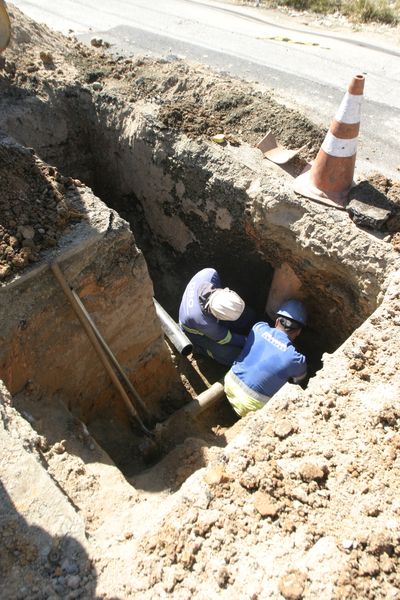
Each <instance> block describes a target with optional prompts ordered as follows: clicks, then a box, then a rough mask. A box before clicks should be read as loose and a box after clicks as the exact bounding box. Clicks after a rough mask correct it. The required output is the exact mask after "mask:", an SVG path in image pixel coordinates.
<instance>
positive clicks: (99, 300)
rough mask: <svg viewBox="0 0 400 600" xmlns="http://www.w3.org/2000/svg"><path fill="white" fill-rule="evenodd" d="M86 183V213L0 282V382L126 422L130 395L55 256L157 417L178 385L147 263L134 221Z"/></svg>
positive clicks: (82, 412) (84, 414)
mask: <svg viewBox="0 0 400 600" xmlns="http://www.w3.org/2000/svg"><path fill="white" fill-rule="evenodd" d="M85 189H86V191H85V192H83V193H82V203H83V205H85V207H86V211H87V218H86V219H84V220H82V221H80V222H79V223H77V224H75V225H74V226H73V227H72V228H71V229H70V231H69V232H68V233H67V234H66V235H65V236H64V238H63V240H62V243H61V247H59V248H58V249H57V251H56V252H53V253H49V254H48V256H47V257H46V259H45V260H44V261H43V262H42V263H40V264H39V266H37V267H34V268H32V269H31V271H29V272H27V273H26V274H24V275H22V276H21V277H18V278H16V279H15V280H14V281H12V282H11V283H9V284H5V285H3V286H2V287H1V288H0V297H1V303H0V324H1V342H2V343H1V344H0V378H1V379H3V380H4V382H5V384H6V386H7V388H8V389H9V391H10V392H11V394H15V393H17V392H19V391H20V390H21V389H23V388H24V387H25V386H26V385H29V386H34V387H35V388H36V389H38V390H40V391H41V392H42V393H43V394H45V395H46V396H49V395H50V396H53V397H54V398H57V397H58V398H59V399H60V400H62V401H63V402H65V403H67V404H68V407H69V408H70V410H71V411H72V412H73V413H74V414H76V415H79V417H80V418H82V419H83V420H84V421H85V422H87V423H90V421H91V419H92V418H94V417H95V416H96V415H98V414H100V415H102V416H105V417H106V416H107V415H109V416H111V415H112V416H113V417H117V418H118V417H119V418H121V419H126V415H127V411H126V408H125V406H124V404H123V401H122V400H121V399H120V397H119V395H118V394H117V393H116V392H115V390H114V387H113V384H112V383H111V382H110V380H109V376H108V375H107V374H106V373H105V370H104V367H103V366H102V364H101V362H100V360H99V358H98V356H97V354H96V353H95V350H94V349H93V347H92V345H91V343H90V341H89V339H88V338H87V335H86V333H85V331H84V329H83V327H82V325H81V323H80V322H79V320H78V318H77V316H76V314H75V312H74V311H73V309H72V307H71V305H70V304H69V302H68V300H67V298H66V297H65V295H64V293H63V291H62V290H61V288H60V286H59V284H58V283H57V282H56V280H55V278H54V276H53V274H52V272H51V271H50V266H49V264H50V262H51V261H52V260H55V259H57V261H58V262H59V265H60V268H61V271H62V272H63V274H64V276H65V278H66V280H67V282H68V284H69V285H70V286H72V287H73V288H74V289H75V290H76V292H77V293H78V294H79V296H80V298H81V299H82V301H83V303H84V305H85V307H86V308H87V310H88V312H89V314H90V315H91V317H92V318H93V320H94V322H95V323H96V325H97V327H98V328H99V330H100V332H101V334H102V335H103V337H104V338H105V340H106V341H107V342H108V344H109V345H110V347H111V349H112V351H113V352H114V354H115V355H116V357H117V359H118V360H119V361H120V363H121V365H122V366H123V367H124V369H125V371H126V373H127V374H128V376H129V378H130V379H131V381H132V383H133V384H134V385H135V387H136V389H137V391H138V393H139V394H140V395H141V396H142V398H143V399H144V401H145V402H146V403H147V405H148V406H149V408H150V410H151V411H152V412H156V413H157V411H158V409H159V406H160V403H161V402H162V401H163V400H164V399H165V398H166V397H167V396H168V394H169V393H170V392H171V390H172V389H174V393H175V394H177V393H178V390H177V389H175V387H176V388H177V387H178V381H177V375H176V373H175V370H174V367H173V365H172V362H171V357H170V354H169V350H168V348H167V346H166V344H165V341H164V337H163V334H162V331H161V327H160V323H159V321H158V318H157V316H156V312H155V308H154V305H153V300H152V297H153V286H152V282H151V279H150V278H149V275H148V270H147V266H146V262H145V259H144V257H143V254H142V252H141V251H140V250H139V249H138V248H137V246H136V244H135V240H134V238H133V235H132V232H131V231H130V229H129V226H128V224H127V223H126V222H125V221H124V220H123V219H121V218H120V217H119V216H118V215H117V214H116V213H115V212H114V211H111V210H110V209H109V208H107V207H106V206H104V204H103V203H102V202H100V201H99V199H98V198H95V197H94V196H93V194H92V192H91V191H90V190H88V189H87V188H85Z"/></svg>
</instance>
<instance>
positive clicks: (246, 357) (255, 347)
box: [225, 299, 307, 417]
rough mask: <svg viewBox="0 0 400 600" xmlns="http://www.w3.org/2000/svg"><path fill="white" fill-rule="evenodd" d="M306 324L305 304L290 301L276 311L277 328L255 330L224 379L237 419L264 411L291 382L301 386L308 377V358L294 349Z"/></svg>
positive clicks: (259, 326) (259, 325)
mask: <svg viewBox="0 0 400 600" xmlns="http://www.w3.org/2000/svg"><path fill="white" fill-rule="evenodd" d="M306 321H307V314H306V310H305V307H304V305H303V304H302V302H300V301H299V300H294V299H291V300H287V301H286V302H284V303H283V304H282V306H281V307H280V308H279V310H278V311H277V313H276V321H275V327H270V325H268V323H265V322H259V323H256V324H255V325H254V326H253V328H252V330H251V332H250V334H249V335H248V337H247V340H246V343H245V345H244V347H243V350H242V351H241V353H240V354H239V356H238V357H237V359H236V360H235V362H234V363H233V365H232V367H231V369H230V370H229V371H228V373H227V374H226V376H225V394H226V396H227V398H228V400H229V402H230V403H231V405H232V407H233V409H234V410H235V412H237V414H238V415H240V416H241V417H244V416H245V415H246V414H247V413H248V412H250V411H254V410H258V409H259V408H262V407H263V406H264V405H265V404H266V403H267V402H268V400H269V399H270V398H271V397H272V396H273V395H274V394H275V393H276V392H277V391H278V390H279V389H280V388H281V387H282V386H283V385H284V384H285V383H286V382H287V381H289V379H290V380H292V381H293V382H294V383H298V382H300V381H301V380H302V379H304V378H305V377H306V375H307V363H306V358H305V356H304V355H303V354H300V352H298V351H297V350H296V348H295V347H294V345H293V342H294V340H295V339H296V338H297V336H298V335H299V334H300V332H301V330H302V328H303V327H304V326H305V325H306Z"/></svg>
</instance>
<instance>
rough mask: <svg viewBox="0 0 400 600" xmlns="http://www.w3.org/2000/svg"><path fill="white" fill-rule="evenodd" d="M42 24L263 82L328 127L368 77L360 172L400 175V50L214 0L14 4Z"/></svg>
mask: <svg viewBox="0 0 400 600" xmlns="http://www.w3.org/2000/svg"><path fill="white" fill-rule="evenodd" d="M14 4H15V5H16V6H17V7H18V8H20V9H21V10H23V11H24V12H25V13H26V14H28V15H29V16H31V17H33V18H34V19H36V20H37V21H39V22H44V23H46V24H47V25H49V26H50V27H52V28H54V29H57V30H59V31H62V32H63V33H66V34H67V33H69V32H71V31H73V33H74V34H75V35H76V36H77V37H78V39H81V40H82V41H90V39H91V38H92V37H101V38H102V39H104V40H106V41H109V42H110V43H111V44H112V50H113V51H114V52H116V53H118V54H123V55H135V54H142V53H145V54H148V55H151V56H159V55H166V54H175V55H178V56H182V57H185V58H187V59H189V60H195V61H198V62H202V63H204V64H208V65H210V66H211V67H213V68H215V69H218V70H221V71H224V72H227V73H230V74H231V75H235V76H240V77H243V78H245V79H247V80H249V81H257V82H258V83H259V84H260V85H261V86H263V87H266V88H268V89H273V90H274V91H275V93H276V95H277V97H278V98H280V99H282V101H284V102H286V103H287V104H288V105H289V106H290V107H292V108H299V109H300V110H301V111H302V112H303V113H305V114H306V115H307V116H309V117H311V118H312V119H313V120H314V121H315V122H317V123H318V124H320V125H323V126H324V127H328V126H329V123H330V121H331V120H332V118H333V117H334V115H335V113H336V110H337V108H338V107H339V104H340V101H341V99H342V97H343V95H344V92H345V91H346V88H347V85H348V83H349V82H350V80H351V78H352V76H353V75H356V74H359V73H363V74H365V77H366V85H365V95H364V101H363V107H362V118H361V131H360V136H359V145H358V155H357V156H358V158H357V164H356V168H357V170H358V171H361V172H363V173H368V172H369V171H371V170H379V171H380V172H382V173H383V174H385V175H387V176H389V177H393V178H396V179H398V178H399V177H400V170H399V168H400V143H399V140H398V132H400V60H399V58H400V46H399V45H395V44H393V43H391V44H390V43H388V42H383V41H382V39H380V38H379V39H378V41H376V39H375V38H373V37H372V35H369V36H367V35H365V34H363V33H361V32H358V33H354V32H349V31H347V32H346V31H345V32H339V33H338V32H332V31H330V30H326V29H325V30H324V29H322V28H321V27H318V28H317V27H315V26H310V25H307V24H304V22H301V20H299V19H298V18H297V19H290V18H288V17H285V16H284V15H282V14H280V13H277V12H276V11H265V10H263V9H260V8H255V7H249V6H247V7H244V6H239V5H235V4H232V3H228V2H225V3H224V2H214V1H212V0H208V1H205V0H153V1H152V2H149V0H109V1H108V2H106V1H105V0H83V1H78V0H58V2H57V3H55V2H54V0H14Z"/></svg>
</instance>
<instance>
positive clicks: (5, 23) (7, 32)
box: [0, 0, 11, 52]
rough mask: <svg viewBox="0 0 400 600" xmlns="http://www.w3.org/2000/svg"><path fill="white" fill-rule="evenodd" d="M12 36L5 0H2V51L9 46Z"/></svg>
mask: <svg viewBox="0 0 400 600" xmlns="http://www.w3.org/2000/svg"><path fill="white" fill-rule="evenodd" d="M10 37H11V23H10V17H9V16H8V12H7V8H6V5H5V2H4V0H0V52H1V51H2V50H4V49H5V48H7V46H8V44H9V42H10Z"/></svg>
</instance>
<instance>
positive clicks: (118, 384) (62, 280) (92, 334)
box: [51, 262, 153, 436]
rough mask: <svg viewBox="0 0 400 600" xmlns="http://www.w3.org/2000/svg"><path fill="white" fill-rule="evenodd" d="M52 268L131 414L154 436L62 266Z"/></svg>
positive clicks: (143, 428)
mask: <svg viewBox="0 0 400 600" xmlns="http://www.w3.org/2000/svg"><path fill="white" fill-rule="evenodd" d="M51 270H52V272H53V274H54V276H55V278H56V279H57V281H58V283H59V284H60V286H61V289H62V290H63V292H64V294H65V295H66V296H67V298H68V300H69V301H70V303H71V305H72V308H73V309H74V311H75V313H76V315H77V317H78V319H79V320H80V322H81V324H82V326H83V328H84V330H85V332H86V334H87V336H88V338H89V340H90V341H91V343H92V345H93V347H94V349H95V350H96V352H97V354H98V356H99V358H100V360H101V362H102V363H103V366H104V368H105V370H106V371H107V373H108V375H109V376H110V379H111V381H112V382H113V384H114V386H115V387H116V389H117V390H118V392H119V394H120V395H121V398H122V399H123V401H124V402H125V405H126V407H127V409H128V411H129V413H130V414H131V416H132V417H133V418H134V419H135V420H136V421H137V423H138V424H139V426H140V428H141V429H142V431H143V432H144V433H145V434H146V435H149V436H153V434H152V432H151V431H150V430H149V429H147V427H146V426H145V424H144V423H143V421H142V419H141V418H140V416H139V414H138V412H137V410H136V408H135V407H134V406H133V404H132V401H131V399H130V398H129V396H128V394H127V393H126V391H125V389H124V387H123V386H122V384H121V382H120V380H119V379H118V377H117V375H116V373H115V371H114V370H113V368H112V366H111V364H110V363H109V359H108V357H107V354H106V353H105V351H104V350H103V347H102V345H101V343H100V342H99V340H98V338H97V336H96V334H95V332H94V331H93V329H92V326H91V325H90V323H89V321H88V320H87V319H86V315H85V314H84V312H83V311H82V309H81V307H80V306H79V304H78V303H77V302H76V300H75V298H74V295H73V294H72V291H71V289H70V287H69V285H68V284H67V282H66V280H65V278H64V275H63V274H62V272H61V270H60V267H59V266H58V264H57V263H55V262H53V263H52V264H51Z"/></svg>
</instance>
